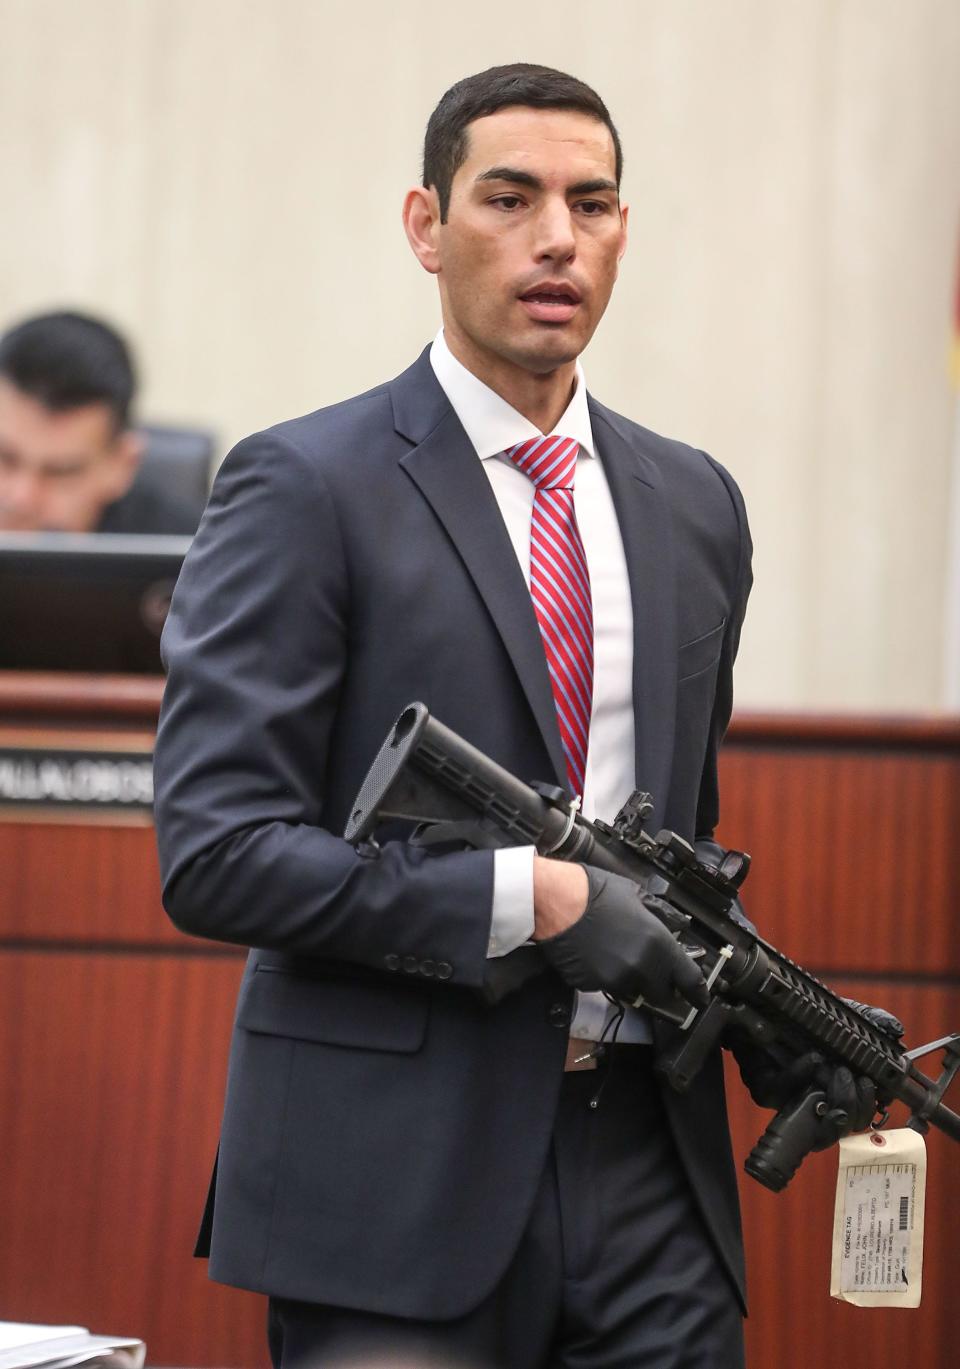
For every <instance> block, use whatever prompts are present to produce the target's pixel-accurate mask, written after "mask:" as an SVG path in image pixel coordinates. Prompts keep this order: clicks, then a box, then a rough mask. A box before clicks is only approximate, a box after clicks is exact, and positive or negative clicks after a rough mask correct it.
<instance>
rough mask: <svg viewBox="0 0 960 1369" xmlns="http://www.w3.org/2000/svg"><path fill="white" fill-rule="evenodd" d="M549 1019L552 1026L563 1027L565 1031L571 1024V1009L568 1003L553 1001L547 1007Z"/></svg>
mask: <svg viewBox="0 0 960 1369" xmlns="http://www.w3.org/2000/svg"><path fill="white" fill-rule="evenodd" d="M547 1021H548V1022H549V1023H550V1025H551V1027H557V1028H562V1029H563V1030H564V1031H565V1030H566V1028H567V1027H569V1025H570V1009H569V1008H568V1007H567V1005H566V1003H551V1004H550V1007H549V1008H548V1009H547Z"/></svg>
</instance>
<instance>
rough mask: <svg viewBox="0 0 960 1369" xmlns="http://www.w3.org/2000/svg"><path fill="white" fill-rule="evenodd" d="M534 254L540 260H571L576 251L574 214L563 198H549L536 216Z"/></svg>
mask: <svg viewBox="0 0 960 1369" xmlns="http://www.w3.org/2000/svg"><path fill="white" fill-rule="evenodd" d="M535 231H536V240H535V246H534V255H535V256H536V258H537V260H538V261H570V260H571V259H572V257H573V256H574V254H575V252H576V238H575V237H574V232H573V215H572V213H571V211H570V207H569V205H568V204H567V203H566V202H565V201H563V200H556V201H555V200H547V201H545V203H544V204H543V205H542V206H541V208H540V212H539V214H538V215H537V217H536V230H535Z"/></svg>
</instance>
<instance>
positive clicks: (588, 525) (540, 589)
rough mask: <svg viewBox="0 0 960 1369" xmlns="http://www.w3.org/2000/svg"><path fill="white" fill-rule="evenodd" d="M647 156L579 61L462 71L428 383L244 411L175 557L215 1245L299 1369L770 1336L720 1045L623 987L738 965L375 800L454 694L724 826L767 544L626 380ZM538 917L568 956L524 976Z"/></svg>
mask: <svg viewBox="0 0 960 1369" xmlns="http://www.w3.org/2000/svg"><path fill="white" fill-rule="evenodd" d="M620 172H621V152H620V143H619V138H618V136H617V133H616V130H615V127H614V125H613V123H612V121H611V118H610V115H609V113H608V112H607V109H606V107H605V106H604V104H603V102H602V101H601V100H600V98H599V96H597V95H596V93H595V92H594V91H592V90H591V89H590V88H589V87H587V86H585V85H583V84H582V83H581V82H580V81H577V80H575V79H574V78H572V77H569V76H566V75H564V74H562V73H559V72H555V71H552V70H550V69H547V68H542V67H533V66H528V65H525V64H517V65H514V66H510V67H501V68H494V69H492V70H491V71H488V72H484V73H481V74H480V75H478V76H474V77H470V78H467V79H466V80H464V81H462V82H460V83H458V85H456V86H454V87H453V88H452V89H451V90H450V91H448V92H447V93H446V95H445V96H444V97H443V99H442V100H441V101H440V104H439V105H438V107H437V109H436V110H435V111H434V114H433V115H432V117H431V120H430V124H429V126H428V130H427V137H426V145H425V157H424V177H423V184H422V185H421V186H418V187H416V188H415V189H413V190H411V191H410V193H409V194H408V196H407V199H406V202H405V206H404V223H405V227H406V232H407V236H408V239H409V241H410V244H411V247H412V249H413V251H414V253H415V255H416V257H417V259H418V260H419V262H420V264H421V265H422V266H423V267H424V268H425V270H426V271H428V272H429V273H430V274H432V275H434V276H435V277H436V280H437V283H438V286H439V291H440V301H441V308H442V315H443V330H442V332H441V334H440V335H439V336H438V338H437V339H436V340H435V342H434V343H433V345H432V347H430V348H428V349H427V351H425V352H424V354H423V355H422V356H421V357H420V358H419V359H418V360H417V361H416V362H414V364H413V365H412V366H411V367H410V368H409V370H407V371H405V372H404V373H403V374H402V375H400V376H399V377H398V378H397V379H396V380H393V381H391V382H389V383H387V384H384V385H382V386H379V387H378V388H377V389H375V390H372V391H370V392H369V393H367V394H364V395H360V396H358V397H356V398H354V399H350V400H348V401H346V402H345V403H342V404H337V405H334V406H333V407H332V408H328V409H325V410H321V411H319V412H317V413H314V414H310V415H308V416H306V417H304V418H300V419H296V420H294V421H292V422H288V423H283V424H280V425H279V426H278V427H276V428H273V429H271V430H269V431H267V432H264V433H259V434H256V435H254V436H253V437H251V438H248V439H247V440H245V441H244V442H241V443H240V444H239V446H238V447H237V448H235V450H234V451H233V452H232V453H231V454H230V456H229V457H228V458H227V460H226V462H225V463H224V466H223V468H222V470H221V472H220V474H219V476H218V478H217V480H216V482H215V486H214V490H213V493H212V496H211V500H210V504H209V506H208V509H207V512H206V514H205V515H204V519H203V522H202V524H201V527H200V530H199V533H198V535H197V537H196V539H195V541H194V544H193V548H192V550H191V552H190V554H189V555H188V557H187V560H186V563H185V565H184V569H183V573H182V576H181V579H180V582H179V584H178V587H177V591H176V594H175V596H174V601H173V606H172V609H171V613H170V617H169V619H168V622H167V627H166V631H165V635H164V652H165V658H166V662H167V666H168V673H169V679H168V685H167V691H166V696H165V700H164V707H163V714H162V718H161V725H160V731H159V736H158V739H157V752H156V785H157V807H156V815H157V830H158V837H159V844H160V853H161V863H162V872H163V878H164V898H165V903H166V906H167V908H168V911H169V912H170V915H171V917H172V918H173V919H174V921H175V922H176V923H177V925H178V926H180V927H181V928H182V929H183V930H185V931H188V932H191V933H193V934H195V935H200V936H206V937H213V938H216V939H219V940H223V941H228V942H234V943H239V944H242V945H245V946H249V947H250V948H252V949H251V954H250V957H249V960H248V965H247V970H246V973H245V976H244V980H243V985H242V988H241V993H240V1000H239V1005H238V1011H237V1018H236V1027H235V1033H234V1040H233V1046H232V1054H231V1062H230V1072H229V1080H228V1087H227V1101H226V1111H225V1117H224V1124H223V1131H222V1137H221V1146H220V1154H219V1162H218V1167H217V1171H216V1175H215V1182H214V1185H213V1187H212V1190H211V1197H210V1202H209V1203H208V1210H207V1214H206V1217H205V1221H204V1228H203V1230H202V1232H201V1242H200V1247H199V1250H200V1252H201V1253H207V1252H208V1251H209V1254H210V1272H211V1275H212V1277H214V1278H216V1279H219V1280H221V1281H223V1282H226V1283H231V1284H236V1285H239V1286H241V1287H245V1288H252V1289H258V1290H261V1291H263V1292H266V1293H267V1294H269V1295H270V1299H271V1303H270V1308H271V1349H272V1353H273V1357H274V1363H275V1364H276V1365H278V1366H279V1365H282V1366H284V1369H290V1366H298V1365H308V1364H326V1363H333V1362H335V1360H336V1356H338V1355H343V1354H354V1353H359V1352H360V1351H364V1352H369V1353H371V1354H377V1353H379V1354H380V1355H381V1356H384V1357H387V1358H389V1357H390V1356H394V1357H399V1356H401V1355H404V1354H409V1353H417V1352H421V1351H422V1352H423V1353H424V1354H425V1355H428V1356H432V1357H434V1358H435V1359H438V1360H439V1362H442V1363H444V1364H451V1363H461V1362H462V1363H477V1364H489V1365H494V1364H496V1365H504V1366H511V1367H513V1369H534V1366H547V1365H549V1366H560V1365H563V1366H567V1365H570V1366H572V1365H577V1366H580V1367H581V1369H587V1367H588V1366H589V1367H590V1369H601V1367H604V1369H612V1366H628V1365H629V1366H640V1365H647V1366H651V1367H652V1366H656V1369H680V1366H699V1367H700V1369H707V1367H708V1366H712V1369H736V1366H737V1365H738V1364H740V1363H741V1362H742V1338H741V1313H742V1308H743V1270H742V1253H741V1241H740V1231H739V1217H738V1210H737V1197H736V1185H735V1177H734V1171H733V1166H732V1162H731V1156H730V1147H729V1138H728V1133H727V1124H726V1116H725V1105H724V1098H723V1082H722V1073H721V1063H720V1060H719V1058H716V1059H713V1060H711V1061H710V1062H709V1064H708V1066H707V1067H706V1068H705V1069H704V1070H703V1072H702V1073H701V1074H700V1076H699V1077H698V1078H697V1080H696V1081H695V1083H694V1085H693V1086H692V1087H691V1089H690V1091H689V1092H688V1093H687V1094H686V1095H684V1096H680V1095H678V1094H672V1093H669V1092H667V1091H665V1090H662V1089H661V1088H660V1086H659V1084H658V1082H657V1080H656V1077H655V1075H654V1073H653V1070H652V1060H653V1054H654V1048H653V1045H652V1041H653V1024H652V1021H651V1018H650V1016H649V1015H648V1014H647V1013H646V1012H645V1011H643V1010H642V1009H641V1010H634V1009H633V1008H630V1009H628V1011H627V1012H626V1016H625V1017H624V1020H623V1021H622V1023H621V1024H620V1025H619V1028H618V1030H617V1032H616V1035H617V1042H616V1044H615V1045H612V1046H611V1045H610V1039H611V1037H612V1036H613V1035H614V1028H615V1024H616V1021H617V1019H618V1018H619V1016H620V1013H619V1010H617V1009H615V1008H614V1007H613V1006H611V1004H610V1003H609V1002H608V1001H607V1000H606V999H605V998H604V997H603V995H602V993H600V992H598V991H601V990H602V991H607V992H609V993H610V994H611V996H612V997H613V998H615V999H616V1000H618V1002H621V1003H623V1002H626V1003H632V1002H633V1001H634V1000H636V999H638V998H640V997H643V998H644V999H645V1000H647V1001H651V1000H653V1001H657V1000H659V1001H661V1002H665V1001H667V1000H671V1001H672V1002H673V1003H674V1004H676V1003H678V1002H680V1001H682V1000H686V1001H700V1000H701V998H702V993H703V984H702V979H701V977H700V975H699V972H698V971H697V970H696V969H695V968H694V967H692V965H691V963H690V962H689V961H688V960H687V959H686V957H685V956H684V955H683V954H682V953H681V952H680V951H679V950H678V948H677V947H676V945H675V943H674V942H673V941H672V940H671V938H670V937H669V936H667V935H666V934H665V932H664V930H663V928H662V926H661V924H660V923H658V922H657V920H656V919H655V918H654V917H653V916H652V915H651V914H650V913H649V912H648V911H647V910H646V909H645V907H644V906H643V904H642V903H641V902H640V899H639V897H638V895H637V893H636V891H635V890H634V888H633V886H631V885H628V884H627V883H626V882H625V881H620V880H617V879H616V878H615V877H602V876H598V875H597V874H596V872H588V871H586V870H584V869H583V868H581V867H576V866H568V865H564V864H561V863H558V862H555V861H550V860H545V859H543V858H541V857H539V856H536V855H535V854H534V853H533V852H532V851H527V850H509V851H497V852H496V853H493V852H489V851H472V850H461V851H452V852H451V851H447V852H445V853H443V854H435V853H430V852H428V851H425V850H423V849H418V848H416V847H411V846H410V845H408V844H407V843H406V842H405V841H404V840H402V835H403V834H402V833H397V834H395V835H396V836H397V838H398V839H396V840H385V841H384V842H383V843H382V845H381V848H380V850H379V853H376V852H373V851H369V850H367V851H364V852H362V853H361V852H357V851H355V850H354V849H352V848H351V847H350V846H349V845H348V844H347V843H346V842H345V841H343V840H342V839H341V837H340V836H339V835H338V834H339V833H341V832H342V831H343V828H344V824H345V822H346V820H347V818H348V817H349V814H350V809H351V801H352V800H353V798H354V796H355V794H356V792H357V790H358V788H359V786H360V783H361V781H362V779H363V776H364V773H365V771H366V768H367V767H368V765H369V764H370V761H371V759H372V757H373V755H374V754H375V752H376V751H377V749H378V747H379V746H380V744H381V742H382V740H383V738H384V736H385V735H386V733H387V732H388V729H389V727H390V724H391V722H392V721H393V720H394V718H395V717H396V715H397V714H398V713H399V711H400V710H401V709H402V708H403V706H404V705H405V704H407V703H408V702H409V701H410V700H413V699H422V700H423V701H424V702H425V703H426V704H427V705H428V706H429V708H430V709H431V711H432V712H433V713H434V714H435V715H436V716H437V717H438V718H439V719H441V720H442V721H443V722H445V723H446V724H448V725H449V726H450V727H452V728H454V729H455V730H456V731H458V732H460V733H461V734H463V735H464V736H465V737H467V738H468V739H469V740H470V741H471V742H472V743H473V744H474V745H476V746H478V747H479V748H480V749H481V750H483V751H484V752H486V753H487V754H489V755H490V756H492V757H493V758H494V759H495V760H496V761H498V762H499V763H500V764H502V765H504V766H505V767H507V768H508V769H510V770H512V771H513V772H514V773H516V774H517V775H519V776H520V777H522V778H525V779H533V778H539V779H544V780H548V781H552V782H554V783H557V784H560V785H563V786H565V787H566V788H567V789H568V791H569V792H571V793H575V794H577V795H580V794H582V796H583V803H584V808H585V810H586V812H587V813H588V815H590V814H596V815H598V816H600V817H603V818H606V819H611V818H612V817H613V815H614V813H615V811H616V809H617V807H618V806H619V804H620V803H621V802H622V800H623V799H624V798H625V797H626V796H627V794H628V793H629V791H630V790H631V789H633V788H634V787H635V785H636V784H641V785H642V786H643V787H644V788H648V789H650V790H651V791H652V793H653V795H654V798H655V810H654V813H653V815H652V816H651V818H650V825H651V826H652V827H653V828H654V829H656V828H658V827H660V826H669V827H671V828H673V829H674V830H676V831H678V832H679V833H681V834H682V835H683V836H685V837H687V838H689V839H691V840H692V839H695V838H696V839H698V840H700V841H701V842H703V843H706V844H707V845H706V846H705V847H704V848H703V849H705V850H706V849H708V844H709V842H710V838H711V836H712V832H713V828H714V825H715V823H716V820H717V781H716V760H717V747H718V744H719V742H720V739H721V737H722V734H723V731H724V728H725V726H726V724H727V721H728V719H729V715H730V708H731V671H732V666H733V660H734V656H735V653H736V649H737V643H738V638H739V634H740V627H741V622H742V618H743V612H744V606H745V602H746V598H747V593H748V589H749V584H750V569H749V565H750V540H749V534H748V530H747V523H746V518H745V514H744V509H743V504H742V501H741V498H740V494H739V492H738V490H737V488H736V485H735V484H734V482H733V480H732V479H731V478H730V476H729V475H728V474H727V473H726V472H725V471H724V470H723V469H722V468H721V467H720V466H718V465H717V464H716V463H715V462H714V461H713V460H711V458H710V457H708V456H706V455H705V454H704V453H702V452H699V451H695V450H692V449H691V448H689V447H686V446H684V445H683V444H681V443H678V442H674V441H669V440H667V439H664V438H662V437H658V436H656V435H655V434H653V433H651V432H649V431H647V430H645V429H643V428H641V427H638V426H637V425H636V424H635V423H633V422H631V421H630V420H629V419H626V418H623V417H621V416H620V415H618V414H615V413H613V412H612V411H610V410H609V409H607V408H605V407H604V406H603V405H602V404H600V403H598V402H597V401H596V400H594V399H593V398H592V397H591V396H590V395H589V394H588V393H587V391H586V388H585V382H584V378H583V373H582V371H581V369H580V367H579V363H578V360H577V358H578V357H579V355H580V353H581V352H582V350H583V349H584V347H585V346H586V344H587V343H588V341H589V340H590V337H591V336H592V334H593V332H594V329H595V328H596V326H597V324H598V323H599V320H600V318H601V316H602V314H603V312H604V309H605V307H606V304H607V301H608V299H609V296H610V293H611V290H612V288H613V285H614V281H615V278H616V274H617V268H618V264H619V261H620V258H621V256H622V254H623V252H624V249H625V246H626V226H627V210H626V208H625V207H624V206H622V205H621V204H620V200H619V185H620ZM544 452H546V453H548V454H549V453H555V452H559V453H561V454H562V455H564V459H565V461H566V463H567V466H568V468H569V469H568V471H567V474H566V475H565V476H564V477H563V480H561V481H560V482H559V483H554V484H553V485H551V483H550V481H549V480H546V481H545V480H543V479H542V470H541V471H538V470H537V469H535V468H536V467H537V463H538V462H539V460H540V457H541V455H542V454H543V453H544ZM531 472H532V474H531ZM538 480H540V482H541V483H539V484H538V483H537V481H538ZM544 496H545V498H544ZM574 500H575V507H574ZM584 715H585V716H586V725H585V726H584V725H583V718H584ZM388 835H389V834H388ZM527 941H533V942H535V943H537V944H538V945H539V946H540V948H541V953H542V961H543V971H542V973H541V974H539V975H537V976H536V977H534V978H532V979H531V980H529V981H528V982H527V983H525V984H524V985H523V986H522V987H521V988H519V989H517V990H516V991H514V992H512V993H508V994H505V995H504V996H503V997H502V998H501V1000H500V1001H499V1002H498V1003H496V1004H495V1005H491V1004H490V1003H489V1002H487V1001H486V999H485V997H484V994H483V992H482V991H483V989H484V986H485V984H487V983H488V982H489V981H490V980H491V979H494V978H495V977H496V976H495V975H494V974H492V970H493V969H495V962H496V961H497V960H498V958H499V957H501V956H503V955H505V954H509V952H510V951H511V950H513V949H514V948H516V947H518V946H520V945H521V944H523V943H525V942H527Z"/></svg>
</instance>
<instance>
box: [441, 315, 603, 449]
mask: <svg viewBox="0 0 960 1369" xmlns="http://www.w3.org/2000/svg"><path fill="white" fill-rule="evenodd" d="M443 336H444V340H445V342H446V344H447V346H448V347H449V349H450V352H451V354H452V355H453V356H454V357H455V358H456V359H457V361H459V363H460V365H461V366H465V367H466V369H467V370H468V371H469V372H470V373H471V375H475V376H476V377H477V379H478V380H481V381H483V383H484V385H487V386H489V388H490V389H491V390H493V391H494V393H495V394H498V395H499V396H500V398H501V399H504V400H506V402H507V403H508V404H509V405H510V407H511V408H512V409H516V411H517V413H520V414H523V416H524V418H526V419H529V421H530V422H531V423H532V424H533V425H534V427H535V428H539V429H540V431H541V432H542V433H550V432H552V431H553V429H554V428H555V427H556V425H557V423H558V422H559V421H560V418H561V417H562V415H563V414H564V412H565V411H566V408H567V405H568V404H569V403H570V400H571V398H572V397H573V392H574V390H575V389H576V384H577V363H576V361H575V360H574V361H567V362H564V363H563V364H562V365H561V366H558V367H556V369H555V370H553V371H548V372H545V373H543V374H539V373H537V372H534V371H527V370H524V368H523V367H521V366H518V365H517V364H516V363H514V362H511V361H508V360H506V358H504V357H498V356H495V355H493V354H491V353H488V352H484V351H481V350H480V349H479V348H477V347H474V346H473V345H472V344H471V342H470V340H469V339H468V338H465V337H464V336H463V335H462V334H461V333H460V332H459V331H458V330H457V329H455V328H451V327H450V326H449V325H448V324H447V325H445V326H444V330H443Z"/></svg>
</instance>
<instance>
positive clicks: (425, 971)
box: [420, 960, 437, 979]
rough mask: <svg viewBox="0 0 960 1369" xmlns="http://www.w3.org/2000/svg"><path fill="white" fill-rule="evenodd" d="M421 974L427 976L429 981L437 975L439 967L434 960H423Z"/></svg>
mask: <svg viewBox="0 0 960 1369" xmlns="http://www.w3.org/2000/svg"><path fill="white" fill-rule="evenodd" d="M420 973H421V974H422V975H425V976H426V977H427V979H432V978H433V976H434V975H435V974H436V973H437V967H436V965H435V963H434V962H433V961H432V960H421V961H420Z"/></svg>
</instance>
